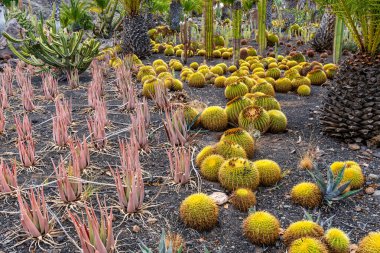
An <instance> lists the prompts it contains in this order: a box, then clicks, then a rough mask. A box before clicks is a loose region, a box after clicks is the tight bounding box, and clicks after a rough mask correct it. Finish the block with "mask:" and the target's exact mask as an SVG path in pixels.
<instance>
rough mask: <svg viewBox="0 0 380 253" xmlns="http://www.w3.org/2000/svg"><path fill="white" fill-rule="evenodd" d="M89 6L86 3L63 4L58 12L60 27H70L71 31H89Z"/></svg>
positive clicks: (90, 26)
mask: <svg viewBox="0 0 380 253" xmlns="http://www.w3.org/2000/svg"><path fill="white" fill-rule="evenodd" d="M89 8H90V5H89V3H88V2H87V1H81V0H70V4H67V3H66V2H63V4H62V6H61V12H60V21H61V24H62V27H70V28H71V29H73V30H74V31H75V30H79V29H85V30H88V29H91V28H92V27H93V26H94V24H93V23H92V20H91V16H90V15H89V14H88V12H89Z"/></svg>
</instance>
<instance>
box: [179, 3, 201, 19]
mask: <svg viewBox="0 0 380 253" xmlns="http://www.w3.org/2000/svg"><path fill="white" fill-rule="evenodd" d="M180 1H181V5H182V8H183V13H184V14H185V17H188V18H189V17H191V16H192V13H194V12H195V13H197V14H200V13H202V7H203V0H180Z"/></svg>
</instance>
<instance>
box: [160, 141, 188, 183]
mask: <svg viewBox="0 0 380 253" xmlns="http://www.w3.org/2000/svg"><path fill="white" fill-rule="evenodd" d="M166 153H167V155H168V158H169V165H170V174H171V176H172V177H173V179H174V182H175V183H176V184H186V183H187V182H189V181H190V174H191V149H190V148H185V147H183V146H182V147H175V146H174V147H173V149H172V152H171V151H170V150H167V151H166Z"/></svg>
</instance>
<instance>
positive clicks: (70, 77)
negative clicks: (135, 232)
mask: <svg viewBox="0 0 380 253" xmlns="http://www.w3.org/2000/svg"><path fill="white" fill-rule="evenodd" d="M66 78H67V82H68V84H69V86H70V88H71V89H76V88H78V86H79V73H78V70H77V69H73V70H71V71H67V72H66Z"/></svg>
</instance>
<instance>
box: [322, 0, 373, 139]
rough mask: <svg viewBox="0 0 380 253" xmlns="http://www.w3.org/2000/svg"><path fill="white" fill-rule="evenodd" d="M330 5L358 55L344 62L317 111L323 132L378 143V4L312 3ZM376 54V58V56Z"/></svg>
mask: <svg viewBox="0 0 380 253" xmlns="http://www.w3.org/2000/svg"><path fill="white" fill-rule="evenodd" d="M316 2H317V3H319V4H322V5H324V6H325V7H328V6H330V7H331V9H332V11H333V12H334V13H335V14H336V15H337V16H339V17H340V18H341V19H342V20H343V22H344V24H345V26H346V27H347V28H348V30H349V31H350V33H351V36H352V38H353V41H354V42H355V44H356V45H357V47H358V49H359V52H358V53H357V54H356V55H354V56H353V57H349V58H348V59H346V60H345V61H344V62H343V63H342V64H341V65H340V70H339V72H338V74H337V75H336V77H335V79H334V81H333V85H332V86H331V87H330V89H329V91H328V94H327V97H326V98H325V100H324V104H323V107H322V108H321V116H320V120H321V124H322V129H323V131H324V132H326V133H328V134H329V135H331V136H333V137H338V138H342V139H344V140H345V141H347V142H367V144H371V143H372V144H376V145H378V144H379V139H380V138H379V137H380V103H379V97H380V86H379V80H380V74H379V69H380V56H379V55H378V54H379V50H380V48H379V45H380V4H379V1H378V0H344V1H343V0H316ZM376 55H377V56H376Z"/></svg>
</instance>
